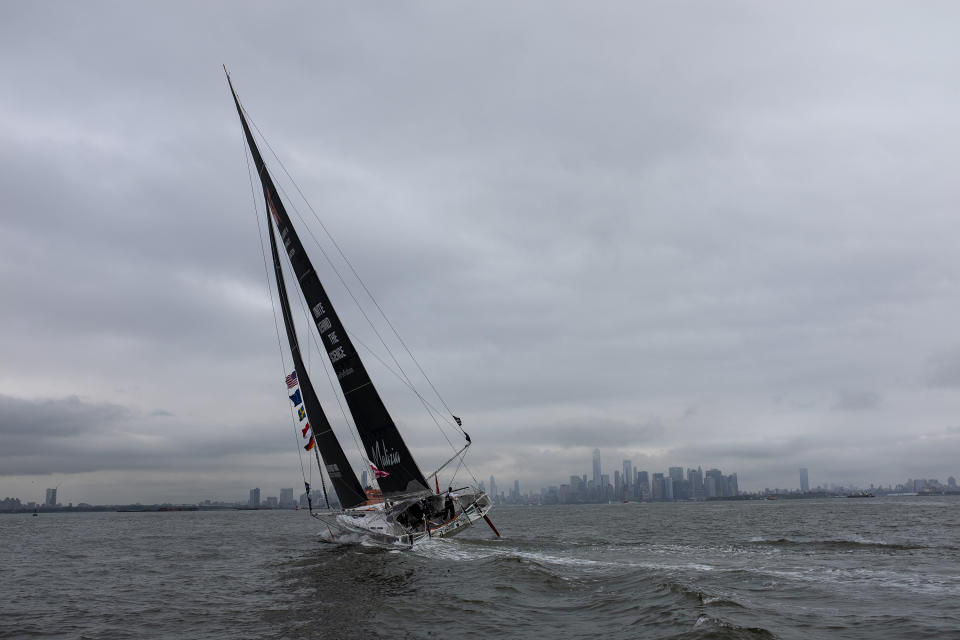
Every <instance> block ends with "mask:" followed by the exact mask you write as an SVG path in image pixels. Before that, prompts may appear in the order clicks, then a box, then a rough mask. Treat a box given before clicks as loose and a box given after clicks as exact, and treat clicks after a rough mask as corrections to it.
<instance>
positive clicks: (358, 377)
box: [231, 85, 430, 495]
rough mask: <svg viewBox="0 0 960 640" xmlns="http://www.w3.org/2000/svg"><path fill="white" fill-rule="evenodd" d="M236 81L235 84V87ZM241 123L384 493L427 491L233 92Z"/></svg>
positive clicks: (282, 238) (274, 215)
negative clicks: (282, 197)
mask: <svg viewBox="0 0 960 640" xmlns="http://www.w3.org/2000/svg"><path fill="white" fill-rule="evenodd" d="M232 89H233V86H232V85H231V90H232ZM233 98H234V101H235V103H236V105H237V112H238V113H239V114H240V121H241V123H242V124H243V131H244V134H245V136H246V138H247V144H248V146H249V147H250V153H251V155H252V156H253V160H254V164H255V166H256V168H257V173H258V175H259V176H260V181H261V183H262V184H263V191H264V196H265V197H266V200H267V206H268V207H269V209H270V213H271V214H272V215H273V218H274V220H276V222H277V229H278V230H279V232H280V239H281V240H282V241H283V246H284V249H285V250H286V252H287V256H288V257H289V258H290V263H291V265H293V271H294V273H295V274H296V276H297V280H298V282H299V285H300V290H301V291H302V292H303V296H304V298H305V299H306V301H307V304H308V305H309V307H310V310H311V314H312V316H313V320H314V322H315V323H316V325H317V331H319V333H320V336H321V338H322V342H323V346H324V348H325V350H326V351H327V356H328V357H329V358H330V362H331V364H332V365H333V369H334V371H335V372H336V374H337V380H338V381H339V382H340V386H341V388H342V389H343V394H344V397H345V398H346V400H347V406H348V407H349V408H350V413H351V414H352V415H353V419H354V422H355V423H356V425H357V431H358V432H359V434H360V439H361V440H362V441H363V446H364V447H365V448H366V452H367V456H368V457H369V459H370V461H371V462H372V463H373V464H374V465H375V466H376V470H375V471H380V472H381V473H377V474H376V475H377V476H378V477H377V482H378V484H379V485H380V489H381V490H382V491H383V493H384V495H391V494H398V493H411V492H429V491H430V490H429V489H428V487H427V481H426V479H425V478H424V476H423V472H422V471H420V468H419V467H418V466H417V463H416V462H415V461H414V459H413V455H412V454H411V453H410V450H409V449H408V448H407V445H406V443H405V442H404V441H403V438H402V437H401V436H400V432H399V431H398V430H397V427H396V425H395V424H394V422H393V418H391V417H390V414H389V413H388V412H387V409H386V407H385V406H384V404H383V401H382V400H381V399H380V394H379V393H377V390H376V388H374V386H373V382H372V381H371V379H370V375H369V374H368V373H367V370H366V368H365V367H364V365H363V362H362V361H361V360H360V355H359V354H358V353H357V350H356V348H355V347H354V346H353V343H352V341H351V340H350V338H349V337H348V336H347V331H346V329H345V328H344V326H343V323H342V322H341V321H340V318H339V317H338V316H337V313H336V311H334V309H333V305H332V304H331V302H330V298H329V296H327V292H326V290H325V289H324V288H323V285H322V284H321V283H320V279H319V277H318V276H317V274H316V272H315V271H314V269H313V264H312V263H311V262H310V258H309V257H308V256H307V253H306V251H304V249H303V243H302V242H301V241H300V238H299V236H298V235H297V233H296V231H295V230H294V228H293V226H292V225H291V223H290V217H289V216H288V215H287V212H286V209H285V208H284V206H283V202H282V201H281V200H280V196H279V194H278V193H277V189H276V187H275V186H274V184H273V180H272V179H271V178H270V175H269V173H268V172H267V169H266V165H265V164H264V162H263V158H262V156H261V155H260V152H259V150H258V149H257V145H256V143H255V141H254V139H253V134H252V133H251V132H250V127H249V126H248V125H247V121H246V118H245V117H244V115H243V109H242V108H241V107H240V101H239V100H238V99H237V95H236V93H235V92H234V94H233Z"/></svg>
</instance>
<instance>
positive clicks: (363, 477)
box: [360, 469, 369, 489]
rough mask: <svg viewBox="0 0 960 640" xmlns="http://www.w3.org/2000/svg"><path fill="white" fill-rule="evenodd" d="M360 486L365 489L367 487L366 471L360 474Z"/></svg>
mask: <svg viewBox="0 0 960 640" xmlns="http://www.w3.org/2000/svg"><path fill="white" fill-rule="evenodd" d="M360 485H361V486H362V487H363V488H364V489H366V488H367V487H368V486H369V485H368V484H367V470H366V469H364V470H363V471H361V472H360Z"/></svg>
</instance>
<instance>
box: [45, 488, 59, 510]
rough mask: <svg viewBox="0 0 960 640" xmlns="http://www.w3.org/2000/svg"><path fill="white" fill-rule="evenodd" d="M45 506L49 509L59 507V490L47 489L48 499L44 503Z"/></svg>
mask: <svg viewBox="0 0 960 640" xmlns="http://www.w3.org/2000/svg"><path fill="white" fill-rule="evenodd" d="M43 504H45V505H46V506H48V507H55V506H57V490H56V488H53V489H47V497H46V499H45V500H44V501H43Z"/></svg>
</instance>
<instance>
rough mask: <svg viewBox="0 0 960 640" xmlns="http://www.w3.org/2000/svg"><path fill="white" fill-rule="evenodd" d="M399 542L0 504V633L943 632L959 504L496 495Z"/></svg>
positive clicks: (237, 519)
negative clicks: (472, 513)
mask: <svg viewBox="0 0 960 640" xmlns="http://www.w3.org/2000/svg"><path fill="white" fill-rule="evenodd" d="M491 517H492V519H493V520H494V522H495V523H496V524H497V526H498V528H499V529H500V531H501V533H503V534H504V538H503V539H500V540H496V539H494V538H493V535H492V533H491V532H490V531H489V529H488V528H487V527H486V526H485V525H483V523H480V525H479V526H474V527H473V528H472V529H470V530H468V531H467V532H466V533H464V534H462V535H461V536H458V537H456V538H452V539H449V540H436V541H430V542H427V543H425V544H423V545H418V546H417V547H416V548H415V549H413V550H409V549H407V550H400V549H383V548H379V547H375V546H370V545H365V544H363V543H355V544H349V545H333V544H327V543H322V542H320V540H319V537H318V524H319V523H317V522H315V521H314V520H313V519H312V518H310V517H309V516H308V515H307V514H306V513H304V512H295V511H221V512H169V513H89V514H41V515H40V516H39V517H36V518H34V517H31V516H30V515H29V514H25V515H2V516H0V638H218V639H219V638H450V637H463V638H691V639H694V638H797V639H799V638H804V639H806V638H864V639H870V640H877V639H882V638H897V639H900V638H911V639H913V638H960V499H957V498H950V497H935V498H919V497H915V498H876V499H856V500H850V499H833V500H797V501H785V500H784V501H776V500H775V501H755V502H719V503H718V502H711V503H696V504H635V503H631V504H612V505H584V506H557V507H497V508H495V509H494V510H493V511H492V512H491Z"/></svg>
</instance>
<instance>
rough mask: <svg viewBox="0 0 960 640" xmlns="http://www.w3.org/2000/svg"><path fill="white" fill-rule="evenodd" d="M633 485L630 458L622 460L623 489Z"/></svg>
mask: <svg viewBox="0 0 960 640" xmlns="http://www.w3.org/2000/svg"><path fill="white" fill-rule="evenodd" d="M632 486H633V462H631V461H630V460H624V461H623V487H624V489H629V488H630V487H632Z"/></svg>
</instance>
